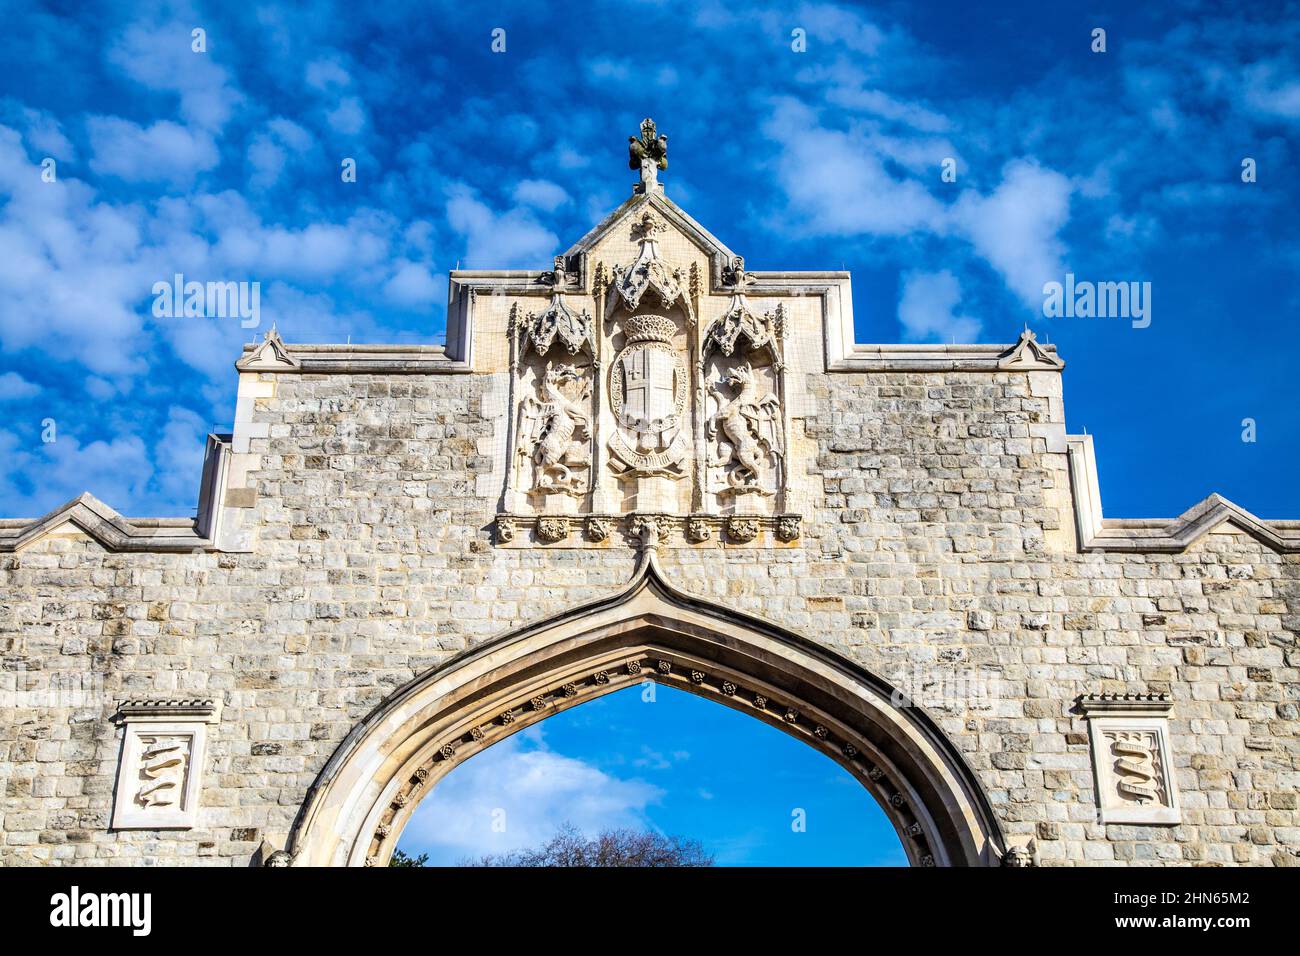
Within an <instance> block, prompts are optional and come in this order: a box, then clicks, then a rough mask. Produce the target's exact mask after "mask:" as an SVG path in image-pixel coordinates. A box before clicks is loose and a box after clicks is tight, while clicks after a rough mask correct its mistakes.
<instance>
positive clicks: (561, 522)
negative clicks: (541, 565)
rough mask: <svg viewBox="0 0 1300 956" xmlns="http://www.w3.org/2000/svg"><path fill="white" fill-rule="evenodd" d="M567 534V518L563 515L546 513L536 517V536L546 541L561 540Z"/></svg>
mask: <svg viewBox="0 0 1300 956" xmlns="http://www.w3.org/2000/svg"><path fill="white" fill-rule="evenodd" d="M568 536H569V519H568V518H567V517H565V516H563V515H547V516H544V517H542V518H538V519H537V537H539V538H541V539H542V540H543V541H546V542H548V543H554V542H556V541H563V540H564V539H565V538H567V537H568Z"/></svg>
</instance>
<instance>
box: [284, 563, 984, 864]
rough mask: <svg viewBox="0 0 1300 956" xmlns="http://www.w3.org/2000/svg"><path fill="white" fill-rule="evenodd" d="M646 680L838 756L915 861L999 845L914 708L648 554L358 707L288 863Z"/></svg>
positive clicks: (391, 823) (353, 852)
mask: <svg viewBox="0 0 1300 956" xmlns="http://www.w3.org/2000/svg"><path fill="white" fill-rule="evenodd" d="M645 680H654V681H657V682H659V683H661V684H665V685H668V686H674V687H679V688H681V689H683V690H688V691H690V692H692V693H695V694H699V695H703V696H706V697H709V698H711V699H713V700H715V701H717V702H719V703H721V704H723V705H725V706H728V707H732V708H736V709H740V710H743V711H745V712H747V713H749V714H751V715H753V716H755V717H758V718H759V719H761V720H764V721H765V722H767V723H768V724H770V725H772V726H775V727H779V728H781V729H783V730H784V731H785V732H787V733H790V734H792V735H795V736H797V737H799V738H800V739H803V740H804V741H805V742H807V743H808V744H809V745H811V746H814V747H816V748H818V749H819V750H820V751H821V752H823V753H825V754H826V755H828V756H830V757H831V758H832V759H834V760H836V761H838V762H839V763H840V764H841V765H842V766H844V767H845V768H846V769H848V770H849V772H850V773H852V774H853V775H854V777H855V778H857V779H858V780H859V781H860V782H861V783H862V785H863V786H864V787H866V788H867V789H868V790H869V791H870V792H871V793H872V794H873V795H874V796H875V797H876V799H877V800H878V801H879V802H880V804H881V805H882V806H883V807H884V808H885V811H886V813H887V814H888V816H889V817H890V819H891V820H892V821H893V822H894V824H895V825H896V827H897V828H898V832H899V834H900V836H903V838H904V845H905V847H906V848H907V852H908V855H909V857H910V859H911V860H912V862H914V863H917V864H921V865H925V864H926V863H927V861H931V862H937V863H940V864H966V865H971V864H979V863H992V862H994V861H995V860H996V859H997V857H998V856H1000V855H1001V854H1002V853H1003V852H1005V846H1004V843H1003V839H1002V836H1001V833H1000V831H999V829H998V824H997V819H996V817H995V816H994V814H993V811H992V808H991V806H990V805H989V803H988V800H987V798H985V797H984V796H983V791H982V789H981V788H980V784H979V781H978V779H977V778H976V777H975V775H974V773H973V772H972V771H971V770H970V768H969V766H968V765H967V764H966V763H965V761H964V760H963V759H962V757H961V754H960V753H959V752H958V751H957V750H956V748H955V747H954V746H953V745H952V743H951V742H950V741H949V740H948V739H947V738H946V737H945V736H944V735H943V733H942V732H941V731H940V730H939V729H938V728H937V726H935V725H934V724H933V723H932V722H931V721H929V719H928V718H927V717H926V716H925V715H924V713H922V712H920V711H919V710H918V709H917V708H911V707H899V706H898V705H897V704H895V703H894V702H893V690H892V688H891V687H890V686H889V685H888V684H887V683H886V682H884V681H881V680H879V679H878V678H875V677H873V676H871V675H869V674H866V673H865V672H862V671H859V670H858V669H857V668H855V667H853V665H850V664H848V663H847V662H844V661H842V660H841V659H839V658H837V657H836V656H834V655H833V654H830V653H829V652H827V651H826V650H825V649H823V648H819V647H815V646H814V645H813V644H812V643H811V642H809V641H807V640H806V639H803V638H800V637H798V636H797V635H793V634H789V633H787V632H785V631H782V630H781V629H779V628H777V627H776V626H775V625H770V624H766V623H764V622H761V621H757V620H756V619H752V618H745V617H743V616H741V615H738V614H736V613H734V612H725V611H722V610H720V609H718V608H716V607H713V606H712V605H709V604H705V603H702V602H700V601H699V600H698V599H697V598H694V597H691V596H690V595H686V594H683V593H681V592H679V591H677V590H676V589H674V588H672V587H671V585H669V584H668V583H667V582H666V581H665V580H664V579H663V577H662V573H661V572H660V571H659V569H658V564H657V562H656V560H655V558H654V556H653V553H652V552H651V553H647V554H645V555H644V556H643V557H642V560H641V565H640V570H639V571H638V574H637V576H636V578H634V580H633V581H632V582H630V583H629V584H628V585H627V586H626V587H625V588H624V589H623V590H621V591H620V592H618V593H617V594H613V595H610V596H609V597H607V598H604V599H601V600H599V601H595V602H592V603H591V604H589V605H586V606H584V607H583V608H579V609H573V610H570V611H567V612H565V613H563V614H561V615H559V616H557V617H556V618H553V619H551V620H548V621H545V622H538V623H537V624H535V625H531V626H529V627H526V628H523V629H520V630H519V631H516V632H514V633H512V634H510V635H503V636H502V637H500V638H498V639H496V640H494V641H490V642H488V643H487V644H485V645H481V646H479V647H477V648H475V649H473V650H471V651H468V652H466V653H465V654H462V655H459V656H458V657H457V658H456V659H454V660H452V661H450V662H448V663H447V664H446V665H444V666H442V667H439V668H437V669H435V670H433V671H430V672H429V673H427V674H425V675H424V676H422V677H421V678H420V679H418V680H417V681H415V682H413V683H412V684H410V685H408V686H407V687H405V688H403V689H402V690H400V691H398V692H396V693H395V694H394V695H393V697H392V698H390V700H388V701H386V702H385V703H384V704H383V705H381V707H380V708H379V709H377V710H376V711H375V712H374V713H372V714H371V715H370V716H368V717H367V718H366V720H365V721H364V722H363V723H362V724H359V725H358V726H357V728H356V729H355V730H354V731H353V733H352V734H350V735H349V737H348V738H347V740H345V741H344V742H343V743H342V744H341V745H340V747H339V749H338V751H337V752H336V754H335V757H334V758H332V759H331V760H330V762H329V763H328V764H327V765H326V767H325V769H324V770H322V772H321V775H320V777H319V778H318V779H317V780H316V782H315V783H314V784H313V786H312V787H311V788H310V791H309V794H310V795H309V798H308V801H307V804H306V805H305V806H304V807H303V810H302V812H301V813H300V814H299V817H298V822H297V823H295V827H294V831H293V833H292V834H291V836H290V841H289V845H288V848H289V849H290V850H291V851H292V853H293V854H294V858H295V861H296V865H305V866H312V865H322V864H328V863H351V864H353V865H361V864H363V863H365V862H366V861H367V860H370V861H374V862H376V863H383V862H385V861H386V860H387V858H388V856H389V854H390V853H391V851H392V848H393V847H394V846H395V844H396V841H397V840H398V839H399V838H400V835H401V833H402V828H403V826H404V825H405V823H406V822H407V820H408V819H409V817H410V814H411V813H412V812H413V810H414V808H415V806H416V805H417V804H418V801H419V800H420V798H422V797H423V796H424V795H425V794H427V793H428V792H429V790H430V789H431V788H432V787H434V786H435V785H436V784H437V782H438V781H439V780H440V779H441V777H442V776H443V775H445V774H446V773H447V772H448V771H449V770H451V769H452V768H453V767H455V766H457V765H458V764H459V763H460V762H461V761H463V760H466V759H469V758H471V757H472V756H473V755H474V754H476V753H478V752H479V751H481V750H482V749H483V748H484V747H487V746H491V745H492V744H493V743H495V742H497V741H500V740H501V739H503V738H504V737H506V736H508V735H509V734H511V733H514V732H515V731H518V730H520V729H523V728H525V727H528V726H529V725H530V724H532V723H534V722H536V721H538V720H542V719H545V717H546V716H547V715H549V714H552V713H555V712H557V711H559V710H562V709H564V708H567V707H572V706H578V705H580V704H581V703H583V702H584V701H586V700H589V699H592V698H594V697H597V696H599V695H601V694H605V693H611V692H615V691H617V690H619V689H620V688H625V687H630V686H634V685H636V684H637V683H639V682H641V681H645Z"/></svg>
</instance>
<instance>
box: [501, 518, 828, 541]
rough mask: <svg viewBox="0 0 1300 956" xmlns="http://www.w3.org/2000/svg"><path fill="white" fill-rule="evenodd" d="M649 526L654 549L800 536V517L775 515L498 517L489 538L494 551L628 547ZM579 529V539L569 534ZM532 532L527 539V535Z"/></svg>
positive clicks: (639, 539) (641, 535) (796, 537)
mask: <svg viewBox="0 0 1300 956" xmlns="http://www.w3.org/2000/svg"><path fill="white" fill-rule="evenodd" d="M647 521H650V522H653V525H654V527H653V531H654V534H653V538H654V542H653V543H654V544H655V545H661V544H662V545H667V546H669V547H696V546H701V545H703V546H707V547H720V546H723V545H737V544H740V545H747V544H753V543H755V542H757V543H760V544H762V543H764V538H766V539H767V543H769V544H776V543H779V544H787V545H789V544H793V543H794V542H797V541H798V540H799V538H800V535H801V530H802V523H803V516H802V515H797V514H778V515H715V514H692V515H666V514H653V515H651V514H640V513H632V514H589V515H516V514H499V515H497V516H496V522H495V526H494V532H495V533H494V535H493V538H494V540H495V542H496V544H497V546H498V547H518V548H524V547H532V546H535V545H537V544H538V543H541V544H542V545H544V546H546V547H555V546H559V547H566V548H582V547H598V546H605V545H607V544H608V542H611V541H614V540H616V539H617V535H616V532H618V531H622V532H624V534H625V536H626V537H625V539H624V540H625V541H626V542H627V543H636V542H638V541H642V540H643V538H644V534H643V530H644V528H643V526H644V524H645V522H647ZM574 529H582V531H583V532H584V533H582V534H571V533H570V532H571V531H572V530H574ZM529 532H531V534H529Z"/></svg>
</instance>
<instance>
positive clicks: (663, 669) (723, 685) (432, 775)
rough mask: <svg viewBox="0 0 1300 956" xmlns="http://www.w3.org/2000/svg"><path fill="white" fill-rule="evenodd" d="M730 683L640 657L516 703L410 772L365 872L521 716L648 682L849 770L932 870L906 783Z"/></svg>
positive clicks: (824, 731)
mask: <svg viewBox="0 0 1300 956" xmlns="http://www.w3.org/2000/svg"><path fill="white" fill-rule="evenodd" d="M729 676H730V675H727V674H725V673H724V674H719V673H716V672H710V671H709V670H706V669H702V665H701V664H699V663H698V662H694V661H682V660H680V659H670V658H666V657H662V656H656V655H654V654H647V653H641V654H637V655H635V656H633V657H630V658H626V659H624V660H622V661H614V662H610V663H608V664H604V665H602V666H601V667H599V668H593V669H591V670H589V671H587V672H585V673H583V674H582V675H581V676H578V677H574V678H572V679H568V680H565V681H564V682H563V683H559V684H556V685H553V686H550V687H548V688H547V689H546V690H544V691H542V692H539V693H533V694H532V696H531V697H529V698H527V699H526V700H524V699H521V700H519V701H516V702H515V703H514V704H513V705H512V706H511V707H510V708H509V709H507V710H506V711H504V712H502V713H501V714H499V715H498V716H497V717H496V718H495V719H488V720H487V721H485V722H484V723H475V724H472V725H470V726H468V727H465V728H463V729H460V730H457V731H453V732H452V736H451V737H449V738H447V739H446V740H445V741H442V742H440V743H439V744H438V745H437V746H436V748H434V750H433V751H432V756H430V757H429V758H428V759H427V760H426V761H425V762H424V763H423V764H422V765H421V766H420V767H418V768H417V769H416V770H415V771H414V772H412V774H411V775H410V778H409V779H408V780H407V781H406V783H405V784H404V785H403V786H402V787H400V788H399V789H398V791H397V792H396V793H395V794H394V795H393V797H392V798H391V800H390V802H389V805H388V807H387V809H386V810H385V811H384V812H383V813H382V814H381V815H380V817H379V819H378V820H377V822H376V823H375V825H374V829H373V830H372V831H371V837H370V845H369V847H368V849H367V852H366V861H367V865H377V864H378V863H379V861H381V860H386V859H387V858H388V857H389V856H390V855H391V854H392V851H393V849H394V847H395V846H396V844H397V840H398V839H399V837H400V835H401V828H402V825H403V824H404V823H405V821H406V820H407V819H408V818H409V816H410V812H411V811H412V810H413V809H414V806H415V804H416V802H417V801H418V799H420V798H421V797H422V796H423V795H424V793H425V792H426V790H427V786H426V783H427V781H435V782H436V780H438V779H441V777H443V776H445V775H446V774H447V773H448V772H450V770H451V769H452V768H453V767H454V766H456V765H457V764H459V763H460V762H461V761H462V760H464V759H466V758H467V757H469V756H470V755H471V754H473V753H475V752H477V751H478V750H479V749H482V747H485V746H488V745H490V744H492V743H494V742H496V741H497V740H499V739H501V738H503V737H506V736H509V735H510V734H512V733H514V732H516V731H517V730H519V729H522V726H523V724H520V723H519V722H518V718H517V714H520V713H526V714H529V715H530V717H531V715H542V714H546V713H548V712H553V711H555V710H556V709H557V708H560V707H563V708H567V707H570V706H574V705H576V704H579V703H582V702H584V701H586V700H588V699H591V698H593V697H598V696H603V695H604V694H607V693H610V692H612V691H615V690H618V689H620V688H622V687H626V686H630V685H633V684H637V683H640V682H642V681H645V680H654V681H656V682H658V683H662V684H665V685H667V686H671V687H677V688H680V689H682V690H689V691H690V692H692V693H695V694H699V695H701V696H705V697H712V698H714V699H716V700H718V701H719V702H721V703H724V704H726V705H727V706H733V707H734V706H737V705H743V706H746V707H748V708H750V709H751V710H752V711H755V712H758V713H759V714H760V715H761V716H762V718H763V719H765V720H766V721H768V722H769V723H772V724H775V725H779V726H783V727H784V728H785V729H786V730H787V731H789V732H793V733H795V734H796V735H798V736H799V737H801V738H803V739H804V740H805V741H806V742H807V743H809V744H810V745H811V746H814V747H816V748H817V749H818V750H820V751H822V752H823V753H825V754H827V755H828V756H830V757H831V758H832V759H834V760H836V761H837V762H839V763H841V764H847V765H848V766H849V769H850V770H852V771H853V772H854V775H855V776H857V777H858V778H859V779H865V780H866V781H869V782H870V784H871V787H870V789H871V790H872V791H873V793H874V794H875V795H876V797H877V799H878V800H880V802H881V803H882V804H883V805H886V806H888V807H889V808H891V809H892V810H893V815H894V816H895V817H896V823H897V826H898V829H899V831H900V832H901V833H902V834H903V835H904V836H905V837H906V838H907V839H906V846H907V849H908V853H909V856H910V857H911V858H912V859H913V861H914V862H916V863H917V864H918V865H921V866H933V865H934V854H933V853H932V852H931V851H930V846H929V842H928V839H927V837H926V834H925V828H924V827H923V826H922V824H921V822H920V820H919V819H918V818H917V817H916V815H915V814H914V812H913V811H912V808H911V807H910V805H909V802H908V800H907V797H906V796H905V795H904V793H903V788H905V785H904V784H901V781H900V784H899V785H896V784H895V783H894V782H893V778H892V777H891V775H890V773H889V771H887V770H886V769H885V768H884V767H883V766H882V765H880V764H878V763H876V762H874V761H872V760H869V759H866V758H864V757H863V756H862V755H861V753H860V751H859V750H858V748H857V747H856V746H855V745H854V744H853V743H851V742H850V741H849V740H846V739H844V738H843V737H841V736H839V735H838V734H837V733H835V732H832V731H831V730H830V729H829V728H828V727H827V726H826V724H824V723H821V722H818V721H817V720H810V719H809V718H808V717H806V716H805V715H804V714H803V713H801V712H800V710H799V708H797V707H795V706H792V705H791V704H790V703H787V702H783V701H782V700H780V698H779V697H778V696H777V695H776V694H775V692H773V691H770V690H768V689H766V688H764V687H761V686H753V687H746V686H745V685H744V683H742V682H741V681H742V679H741V678H734V679H728V678H729ZM530 722H531V721H530Z"/></svg>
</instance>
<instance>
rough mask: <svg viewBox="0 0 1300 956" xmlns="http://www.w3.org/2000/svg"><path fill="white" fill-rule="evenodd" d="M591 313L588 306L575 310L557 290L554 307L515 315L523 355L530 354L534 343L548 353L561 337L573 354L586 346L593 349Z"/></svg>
mask: <svg viewBox="0 0 1300 956" xmlns="http://www.w3.org/2000/svg"><path fill="white" fill-rule="evenodd" d="M591 325H592V323H591V315H590V313H588V312H587V311H586V310H585V309H584V310H583V311H582V312H580V313H578V312H574V311H573V310H572V309H570V308H569V307H568V306H567V305H565V303H564V296H562V295H560V293H558V292H556V293H554V294H553V295H552V296H551V304H550V307H549V308H547V309H546V311H545V312H542V313H540V314H538V313H535V312H529V313H528V314H527V315H526V316H524V317H523V318H522V319H520V318H518V317H517V313H516V314H515V317H514V318H513V319H512V328H513V334H514V335H516V336H518V338H519V356H520V358H522V357H523V356H524V355H525V354H527V352H528V349H529V347H530V346H531V347H532V349H533V351H535V352H536V353H537V354H538V355H539V356H545V355H546V353H547V352H549V351H550V348H551V345H552V344H553V343H554V342H555V341H556V339H558V340H559V342H560V345H562V346H563V347H564V350H565V351H566V352H568V353H569V354H570V355H577V354H578V352H580V351H582V350H584V349H585V350H586V351H587V353H588V354H592V352H593V348H594V345H593V342H594V340H593V337H592V332H591Z"/></svg>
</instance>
